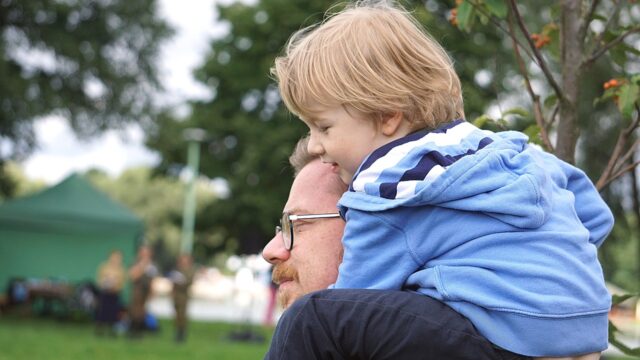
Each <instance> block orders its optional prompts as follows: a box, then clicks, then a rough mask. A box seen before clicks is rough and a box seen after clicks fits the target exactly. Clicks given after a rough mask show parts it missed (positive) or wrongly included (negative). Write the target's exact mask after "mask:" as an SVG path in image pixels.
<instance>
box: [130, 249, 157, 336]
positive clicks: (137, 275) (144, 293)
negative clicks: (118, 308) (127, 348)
mask: <svg viewBox="0 0 640 360" xmlns="http://www.w3.org/2000/svg"><path fill="white" fill-rule="evenodd" d="M152 258H153V254H152V252H151V248H150V247H148V246H146V245H142V246H140V248H139V249H138V256H137V258H136V262H135V264H133V265H132V266H131V267H130V268H129V278H130V279H131V284H132V288H131V304H130V309H129V315H130V317H131V328H130V329H129V337H130V338H131V339H136V338H140V337H142V332H143V330H144V329H145V322H144V320H145V315H146V312H145V307H146V304H147V300H148V299H149V296H150V295H151V280H153V278H154V277H155V276H157V275H158V268H157V267H156V265H155V264H154V263H153V260H152Z"/></svg>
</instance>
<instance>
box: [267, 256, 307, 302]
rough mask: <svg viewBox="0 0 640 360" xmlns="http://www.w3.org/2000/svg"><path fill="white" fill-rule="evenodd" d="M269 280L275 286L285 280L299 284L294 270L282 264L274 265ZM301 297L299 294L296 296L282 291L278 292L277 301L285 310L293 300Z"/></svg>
mask: <svg viewBox="0 0 640 360" xmlns="http://www.w3.org/2000/svg"><path fill="white" fill-rule="evenodd" d="M271 279H272V280H273V282H274V283H276V284H280V283H281V282H282V281H286V280H291V281H293V282H295V283H298V284H299V282H298V272H297V271H296V270H295V269H294V268H292V267H290V266H288V265H285V264H282V263H280V264H276V265H274V267H273V273H272V274H271ZM302 295H303V294H301V293H300V294H296V293H291V292H290V291H289V292H285V291H282V290H278V300H279V301H280V304H282V306H283V307H285V308H286V307H288V305H289V303H290V302H292V301H293V300H295V298H298V297H300V296H302ZM292 298H293V299H292Z"/></svg>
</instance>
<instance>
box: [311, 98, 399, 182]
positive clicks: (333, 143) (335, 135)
mask: <svg viewBox="0 0 640 360" xmlns="http://www.w3.org/2000/svg"><path fill="white" fill-rule="evenodd" d="M313 114H314V116H313V118H312V119H304V120H303V121H304V122H305V123H306V124H307V126H308V127H309V147H308V150H309V152H310V153H311V154H314V155H318V156H320V158H321V159H322V162H323V163H327V164H330V165H331V170H332V171H334V172H336V173H338V175H339V176H340V179H341V180H342V181H343V182H344V183H345V184H350V183H351V180H352V178H353V175H354V174H355V173H356V171H357V170H358V168H359V167H360V164H361V163H362V162H363V161H364V159H365V158H366V157H367V155H369V153H371V152H372V151H373V150H375V149H377V148H378V147H380V146H382V145H384V144H385V143H387V142H388V140H387V139H386V137H385V136H383V134H382V133H381V131H380V130H379V129H378V126H376V123H375V122H374V120H369V119H366V118H364V116H362V115H360V114H359V113H358V112H357V111H356V110H354V109H349V111H347V110H346V109H345V107H343V106H336V107H330V108H326V107H323V108H320V109H316V110H315V111H313Z"/></svg>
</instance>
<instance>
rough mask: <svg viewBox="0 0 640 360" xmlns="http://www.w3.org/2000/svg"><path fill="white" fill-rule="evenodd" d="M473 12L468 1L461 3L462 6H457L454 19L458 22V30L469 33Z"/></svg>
mask: <svg viewBox="0 0 640 360" xmlns="http://www.w3.org/2000/svg"><path fill="white" fill-rule="evenodd" d="M474 12H475V9H474V8H473V5H471V3H470V2H468V1H463V2H462V4H460V5H459V6H458V12H457V14H456V19H457V20H458V28H460V30H462V31H469V30H470V29H471V19H472V18H473V13H474Z"/></svg>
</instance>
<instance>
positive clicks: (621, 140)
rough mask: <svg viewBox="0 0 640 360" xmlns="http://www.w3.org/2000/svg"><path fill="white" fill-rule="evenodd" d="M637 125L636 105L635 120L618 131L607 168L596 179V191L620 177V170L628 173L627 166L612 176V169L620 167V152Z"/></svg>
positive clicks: (638, 111) (638, 110) (638, 114)
mask: <svg viewBox="0 0 640 360" xmlns="http://www.w3.org/2000/svg"><path fill="white" fill-rule="evenodd" d="M639 124H640V108H638V105H637V104H636V118H635V119H634V120H633V121H632V122H631V124H629V126H628V127H627V128H625V129H622V130H621V131H620V134H619V135H618V140H617V141H616V145H615V147H614V148H613V152H612V153H611V156H610V157H609V162H608V163H607V166H606V167H605V169H604V171H603V172H602V175H600V178H599V179H598V182H597V183H596V188H597V189H598V190H602V189H603V188H604V187H605V186H607V185H608V184H609V183H611V181H613V180H614V179H615V178H617V177H619V176H620V175H622V174H621V173H620V172H621V171H622V170H625V171H629V169H630V168H629V166H627V167H625V168H624V169H622V170H620V171H618V172H616V173H615V174H613V172H614V169H616V168H619V167H620V166H618V165H617V164H618V163H619V160H620V158H621V156H620V154H622V151H623V150H624V146H625V144H626V143H627V140H628V139H629V137H630V136H631V134H632V133H633V132H634V131H635V130H636V129H637V128H638V125H639ZM637 144H638V142H636V143H634V145H633V146H632V147H631V149H629V150H628V151H627V152H626V153H625V156H626V154H627V153H629V152H631V151H632V149H633V148H634V147H635V146H636V145H637ZM623 164H624V162H623ZM632 165H633V166H634V167H635V166H636V165H637V162H635V163H634V164H632ZM631 168H633V167H631ZM612 174H613V175H612Z"/></svg>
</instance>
